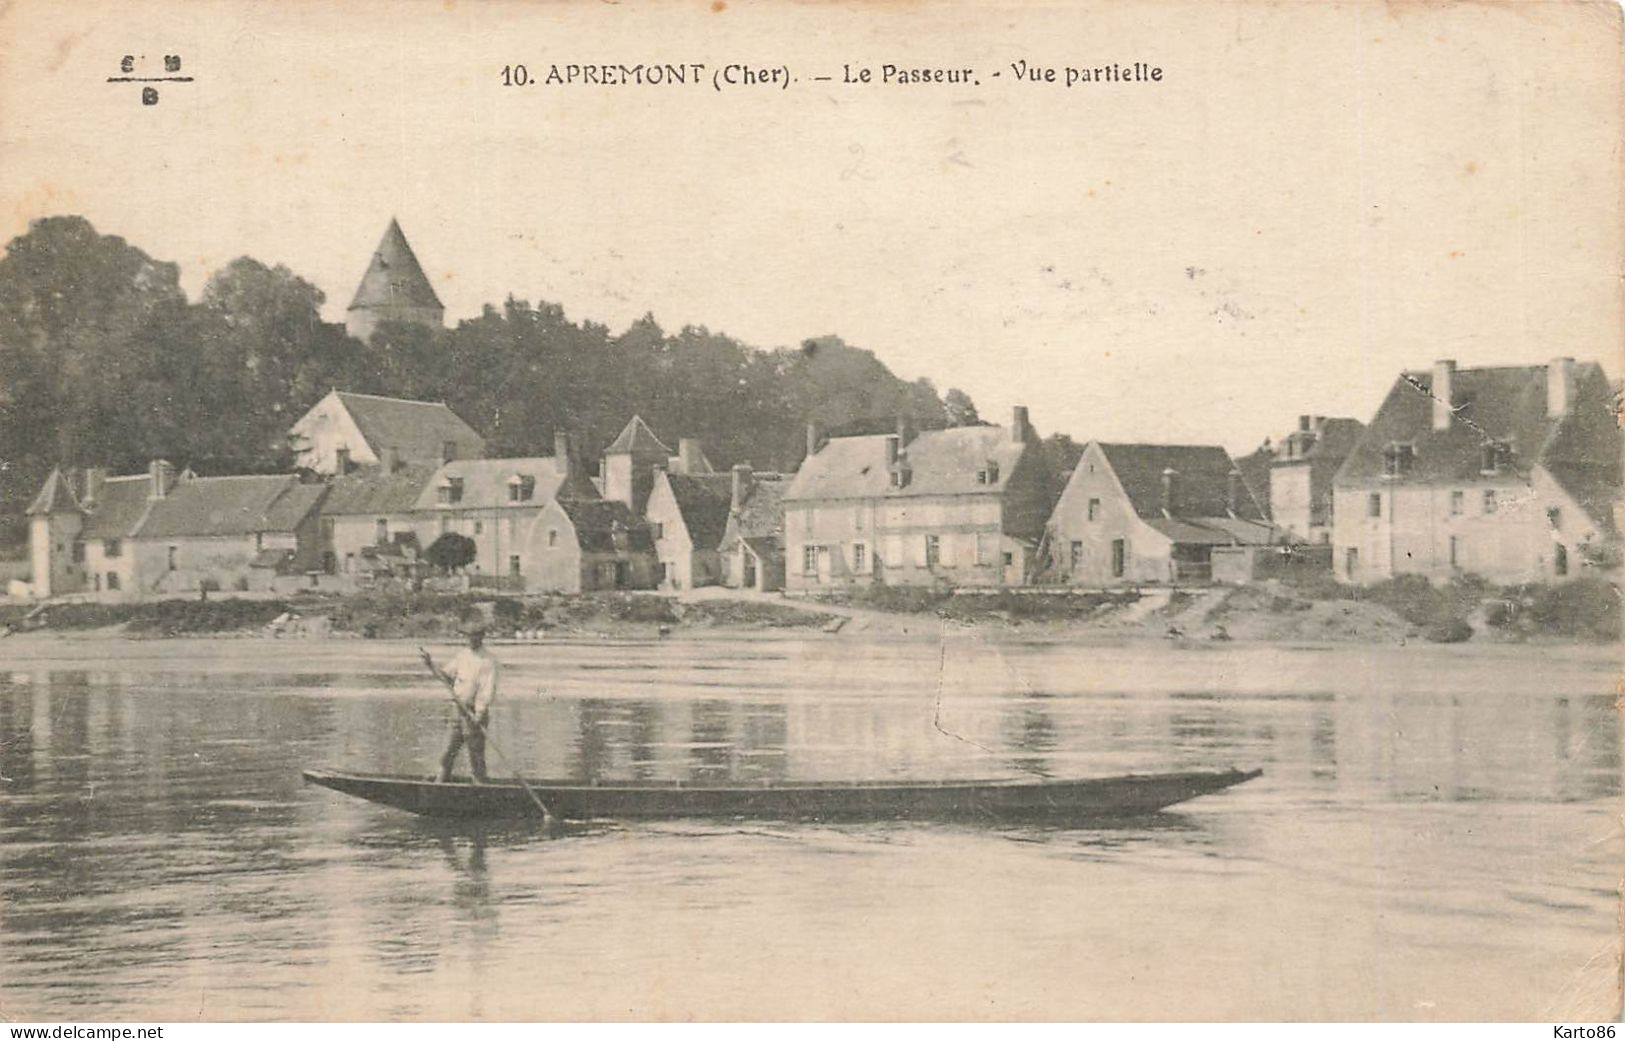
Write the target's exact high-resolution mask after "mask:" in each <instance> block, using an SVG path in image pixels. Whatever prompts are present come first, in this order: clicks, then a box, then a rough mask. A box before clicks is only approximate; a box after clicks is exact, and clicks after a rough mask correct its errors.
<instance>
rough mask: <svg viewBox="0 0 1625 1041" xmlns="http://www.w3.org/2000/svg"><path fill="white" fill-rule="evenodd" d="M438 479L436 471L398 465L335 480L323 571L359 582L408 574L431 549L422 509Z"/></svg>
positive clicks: (325, 503) (324, 518)
mask: <svg viewBox="0 0 1625 1041" xmlns="http://www.w3.org/2000/svg"><path fill="white" fill-rule="evenodd" d="M434 475H435V468H433V467H427V466H419V465H413V464H399V465H396V466H395V467H394V468H393V469H390V468H386V467H383V466H368V467H358V468H356V469H354V470H352V471H351V472H350V473H347V474H344V475H343V476H338V477H333V478H331V479H330V480H329V481H328V491H327V497H326V498H325V499H323V500H322V506H321V560H322V570H323V571H325V572H326V573H328V574H339V575H351V576H355V577H357V578H362V577H369V576H374V575H379V574H385V573H397V572H400V571H402V570H407V569H408V566H409V565H410V563H411V561H412V560H414V559H416V558H418V557H419V556H421V554H422V551H423V550H424V549H427V548H428V544H427V543H425V542H423V541H422V539H421V537H420V534H419V528H420V526H421V524H420V522H421V520H422V518H421V517H420V515H419V514H418V510H417V505H418V501H419V500H420V499H421V498H422V497H423V495H424V492H425V491H426V490H427V489H428V488H429V486H430V483H431V481H432V480H433V479H434ZM436 526H437V527H438V525H436Z"/></svg>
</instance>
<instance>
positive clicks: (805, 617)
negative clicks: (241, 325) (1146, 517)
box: [0, 579, 1621, 644]
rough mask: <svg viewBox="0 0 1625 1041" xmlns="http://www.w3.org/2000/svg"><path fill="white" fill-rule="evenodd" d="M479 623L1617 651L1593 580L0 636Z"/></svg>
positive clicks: (155, 612) (179, 619) (191, 624)
mask: <svg viewBox="0 0 1625 1041" xmlns="http://www.w3.org/2000/svg"><path fill="white" fill-rule="evenodd" d="M471 611H478V612H480V613H481V614H482V615H483V616H484V617H485V618H486V619H487V622H488V625H489V627H490V630H491V633H492V635H493V636H494V637H496V638H498V639H514V640H520V641H535V640H545V639H547V638H550V637H560V636H570V635H578V634H579V635H598V636H606V637H629V638H643V637H650V636H660V637H665V636H671V635H677V634H682V633H694V632H719V633H728V632H740V633H747V632H760V631H775V630H791V631H795V630H800V631H807V632H818V633H822V634H827V635H838V634H841V633H868V634H879V635H894V636H899V637H902V636H908V635H921V634H939V633H940V632H941V631H942V630H943V628H944V627H945V626H946V627H952V628H968V629H975V630H984V631H1012V632H1018V633H1026V634H1030V635H1033V636H1039V637H1044V636H1054V637H1062V636H1064V637H1068V638H1072V639H1080V640H1087V639H1090V638H1092V637H1099V638H1105V639H1119V638H1124V637H1142V638H1156V639H1170V640H1184V641H1192V640H1207V641H1216V642H1230V641H1251V642H1315V643H1319V642H1334V643H1349V642H1352V643H1403V642H1410V641H1429V642H1435V643H1461V642H1467V641H1469V640H1471V641H1474V642H1478V643H1527V642H1557V643H1593V644H1607V643H1611V642H1617V641H1618V640H1619V639H1620V613H1621V612H1620V593H1619V590H1618V589H1617V588H1616V587H1615V586H1613V585H1612V584H1611V583H1609V582H1606V581H1603V580H1600V579H1581V580H1578V581H1575V582H1570V583H1565V584H1563V585H1555V586H1539V587H1536V586H1526V587H1519V588H1516V589H1494V588H1491V587H1489V586H1486V585H1484V584H1482V583H1473V582H1458V583H1452V584H1449V585H1445V586H1432V585H1429V584H1428V583H1426V582H1425V581H1421V580H1410V579H1403V580H1399V581H1396V582H1389V583H1383V584H1381V585H1377V586H1371V587H1363V588H1355V587H1345V586H1338V585H1336V584H1335V583H1332V582H1330V581H1327V582H1323V583H1311V584H1307V585H1306V584H1302V583H1299V584H1289V583H1279V582H1270V583H1262V584H1259V585H1253V586H1243V587H1215V588H1206V589H1189V590H1185V589H1180V590H1170V589H1165V588H1146V589H1141V590H1118V591H1047V590H1046V591H1021V592H1014V591H996V592H968V591H946V590H943V591H937V590H927V589H898V588H889V589H888V588H884V587H879V588H875V589H870V590H864V591H860V592H853V593H846V594H842V595H838V596H836V595H831V596H826V597H823V598H817V599H799V598H788V597H782V596H772V595H763V594H752V593H748V592H743V593H742V592H739V591H736V590H725V589H701V590H693V591H686V592H684V593H682V594H676V595H674V594H667V593H613V594H587V595H578V596H566V595H561V594H548V595H540V596H527V597H502V596H493V595H490V594H483V595H482V594H439V593H415V594H401V593H393V594H357V595H351V596H333V595H325V596H317V595H312V596H301V597H292V598H283V599H265V598H234V597H229V596H222V595H221V594H213V595H211V596H210V597H209V598H207V599H204V598H199V599H187V600H178V599H177V600H159V601H149V602H141V603H56V604H46V605H43V606H27V605H7V606H4V607H0V626H5V627H7V628H8V629H9V630H10V631H11V632H13V633H26V632H32V631H44V632H51V633H56V634H59V635H64V636H69V637H71V636H73V635H75V634H93V635H96V636H124V637H127V638H131V639H150V638H168V637H177V636H219V637H234V638H249V637H262V638H284V639H286V638H330V639H437V638H440V637H447V636H454V635H455V634H456V633H457V631H458V629H459V627H460V624H461V621H462V619H463V618H464V617H466V616H467V614H468V613H469V612H471Z"/></svg>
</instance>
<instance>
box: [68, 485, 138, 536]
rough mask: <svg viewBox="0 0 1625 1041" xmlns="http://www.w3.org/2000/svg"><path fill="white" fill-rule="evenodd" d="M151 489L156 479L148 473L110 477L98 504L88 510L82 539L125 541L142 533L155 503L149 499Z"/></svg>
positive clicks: (97, 499)
mask: <svg viewBox="0 0 1625 1041" xmlns="http://www.w3.org/2000/svg"><path fill="white" fill-rule="evenodd" d="M151 490H152V478H151V477H149V476H148V475H147V474H131V475H129V476H128V477H109V478H108V479H107V480H105V481H103V482H102V487H101V491H99V492H97V493H96V502H95V504H94V505H93V506H92V508H91V509H89V510H88V511H86V516H85V524H84V527H83V528H81V529H80V531H79V535H80V537H81V538H86V539H122V538H126V537H129V536H131V535H136V534H140V533H141V528H142V520H143V518H145V517H146V515H147V508H148V506H149V505H151V504H152V502H154V500H152V499H150V498H148V493H149V492H150V491H151Z"/></svg>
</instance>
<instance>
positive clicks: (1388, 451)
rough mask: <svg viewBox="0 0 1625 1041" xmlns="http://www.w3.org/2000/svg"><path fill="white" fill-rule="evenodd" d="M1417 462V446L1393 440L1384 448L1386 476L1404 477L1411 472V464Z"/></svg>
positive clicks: (1384, 470) (1383, 461)
mask: <svg viewBox="0 0 1625 1041" xmlns="http://www.w3.org/2000/svg"><path fill="white" fill-rule="evenodd" d="M1415 462H1416V446H1415V445H1411V444H1401V443H1400V442H1398V441H1394V442H1391V443H1390V444H1389V445H1388V447H1387V448H1384V449H1383V450H1382V475H1383V476H1384V477H1404V476H1405V475H1406V474H1408V473H1410V472H1411V466H1412V464H1414V463H1415Z"/></svg>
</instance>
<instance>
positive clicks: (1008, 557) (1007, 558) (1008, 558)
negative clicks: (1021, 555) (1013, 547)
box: [1004, 553, 1016, 567]
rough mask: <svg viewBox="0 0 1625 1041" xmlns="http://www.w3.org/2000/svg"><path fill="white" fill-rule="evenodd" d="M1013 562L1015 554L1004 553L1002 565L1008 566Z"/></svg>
mask: <svg viewBox="0 0 1625 1041" xmlns="http://www.w3.org/2000/svg"><path fill="white" fill-rule="evenodd" d="M1015 562H1016V555H1015V554H1014V553H1006V554H1005V555H1004V566H1005V567H1009V566H1010V565H1011V564H1014V563H1015Z"/></svg>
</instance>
